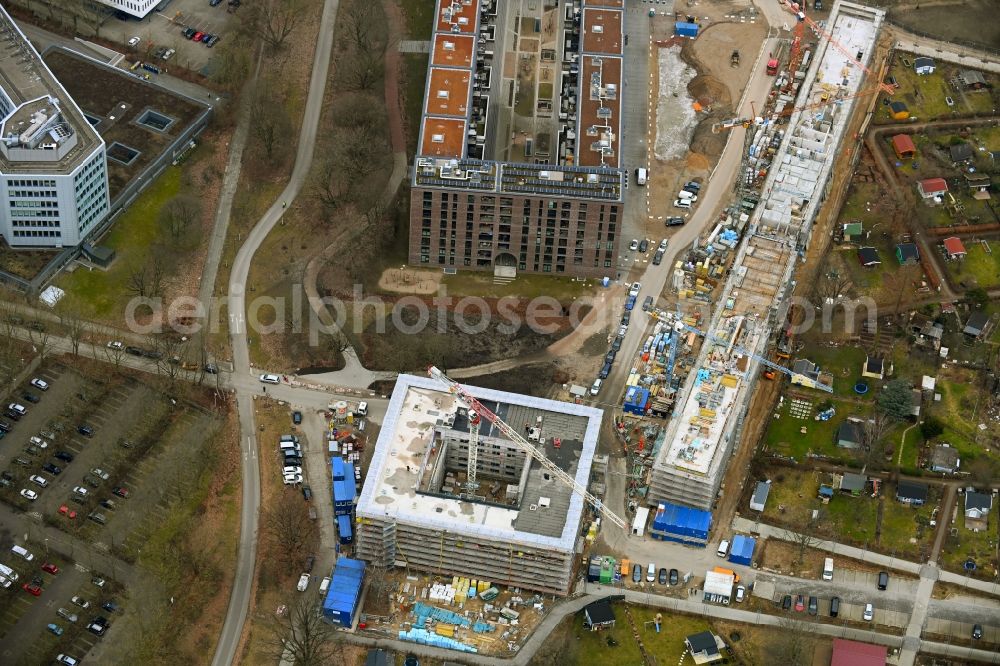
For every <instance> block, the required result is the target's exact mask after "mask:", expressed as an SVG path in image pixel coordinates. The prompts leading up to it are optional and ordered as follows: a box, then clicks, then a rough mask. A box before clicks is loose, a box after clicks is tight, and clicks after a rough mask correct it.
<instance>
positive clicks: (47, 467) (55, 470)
mask: <svg viewBox="0 0 1000 666" xmlns="http://www.w3.org/2000/svg"><path fill="white" fill-rule="evenodd" d="M42 470H44V471H46V472H48V473H49V474H54V475H59V474H62V467H56V466H55V465H53V464H52V463H45V464H44V465H42Z"/></svg>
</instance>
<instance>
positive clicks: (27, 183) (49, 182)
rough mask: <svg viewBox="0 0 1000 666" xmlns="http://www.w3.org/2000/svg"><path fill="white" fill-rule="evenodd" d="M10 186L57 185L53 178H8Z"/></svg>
mask: <svg viewBox="0 0 1000 666" xmlns="http://www.w3.org/2000/svg"><path fill="white" fill-rule="evenodd" d="M7 185H8V186H10V187H55V186H56V181H54V180H51V179H46V180H42V179H31V180H8V181H7Z"/></svg>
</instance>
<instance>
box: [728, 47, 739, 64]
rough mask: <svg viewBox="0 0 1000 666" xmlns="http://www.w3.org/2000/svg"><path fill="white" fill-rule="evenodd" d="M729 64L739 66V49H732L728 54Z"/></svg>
mask: <svg viewBox="0 0 1000 666" xmlns="http://www.w3.org/2000/svg"><path fill="white" fill-rule="evenodd" d="M729 66H730V67H739V66H740V51H739V49H733V52H732V53H731V54H729Z"/></svg>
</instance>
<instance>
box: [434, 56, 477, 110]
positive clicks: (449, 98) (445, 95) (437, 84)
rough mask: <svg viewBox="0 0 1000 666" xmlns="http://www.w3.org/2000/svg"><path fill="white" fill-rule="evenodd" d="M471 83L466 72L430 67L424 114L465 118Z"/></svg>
mask: <svg viewBox="0 0 1000 666" xmlns="http://www.w3.org/2000/svg"><path fill="white" fill-rule="evenodd" d="M471 81H472V73H471V72H470V71H468V70H461V69H445V68H442V67H431V75H430V85H429V87H428V88H427V99H426V100H425V101H424V112H425V113H426V114H427V115H429V116H430V115H434V116H465V115H466V114H467V113H468V103H469V87H470V85H471V83H470V82H471Z"/></svg>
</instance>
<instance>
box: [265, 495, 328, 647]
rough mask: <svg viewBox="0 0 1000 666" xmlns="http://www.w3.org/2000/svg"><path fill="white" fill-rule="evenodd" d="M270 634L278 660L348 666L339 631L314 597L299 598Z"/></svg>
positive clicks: (273, 626)
mask: <svg viewBox="0 0 1000 666" xmlns="http://www.w3.org/2000/svg"><path fill="white" fill-rule="evenodd" d="M301 503H302V502H299V504H301ZM267 633H268V639H267V646H268V652H269V653H270V655H271V656H272V657H273V658H274V659H276V660H281V661H285V662H291V663H293V664H295V666H343V664H344V663H345V661H344V652H343V650H342V646H341V640H340V638H339V637H338V635H337V630H336V629H334V628H333V625H331V624H329V623H328V622H326V621H325V620H324V619H323V616H322V614H321V613H320V612H319V608H317V601H316V598H315V597H314V595H303V596H299V597H295V599H294V601H292V602H291V603H289V604H288V605H287V607H286V609H285V612H284V613H283V614H282V615H281V616H280V617H277V618H275V619H274V620H273V621H272V622H270V623H269V624H268V632H267Z"/></svg>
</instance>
